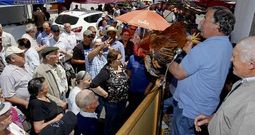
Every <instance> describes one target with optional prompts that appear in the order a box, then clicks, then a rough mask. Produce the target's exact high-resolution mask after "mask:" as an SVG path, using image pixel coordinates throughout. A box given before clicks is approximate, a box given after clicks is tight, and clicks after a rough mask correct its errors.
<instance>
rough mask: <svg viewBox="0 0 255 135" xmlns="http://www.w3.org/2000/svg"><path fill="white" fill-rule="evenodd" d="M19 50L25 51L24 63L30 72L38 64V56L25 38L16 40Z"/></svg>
mask: <svg viewBox="0 0 255 135" xmlns="http://www.w3.org/2000/svg"><path fill="white" fill-rule="evenodd" d="M18 44H19V46H18V47H19V48H20V49H21V50H25V61H26V64H27V65H28V66H29V67H30V69H31V70H32V71H34V70H35V68H36V67H37V66H38V65H39V64H40V58H39V54H38V52H37V51H36V49H35V48H34V47H31V43H30V41H29V40H28V39H26V38H21V39H19V40H18Z"/></svg>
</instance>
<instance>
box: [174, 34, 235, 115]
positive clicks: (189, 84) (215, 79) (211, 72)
mask: <svg viewBox="0 0 255 135" xmlns="http://www.w3.org/2000/svg"><path fill="white" fill-rule="evenodd" d="M232 49H233V47H232V44H231V43H230V41H229V39H228V36H215V37H211V38H208V39H207V40H205V41H204V42H201V43H200V44H198V45H197V46H195V47H194V48H193V49H191V51H190V52H189V53H188V54H187V55H186V57H184V59H183V60H182V62H181V66H182V67H183V69H184V70H185V71H186V73H187V75H188V77H187V78H185V79H183V80H179V81H178V85H177V88H176V91H175V93H174V99H175V100H177V101H178V105H179V107H180V108H182V109H183V115H184V116H186V117H188V118H192V119H194V118H195V117H196V116H197V115H199V114H205V115H211V114H212V113H213V112H214V111H215V109H216V107H217V105H218V103H219V101H220V98H219V96H220V93H221V90H222V88H223V86H224V83H225V80H226V77H227V74H228V71H229V68H230V63H231V62H230V60H231V54H232Z"/></svg>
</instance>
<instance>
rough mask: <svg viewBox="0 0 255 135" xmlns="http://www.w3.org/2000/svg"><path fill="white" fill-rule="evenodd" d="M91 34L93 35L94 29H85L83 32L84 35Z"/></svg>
mask: <svg viewBox="0 0 255 135" xmlns="http://www.w3.org/2000/svg"><path fill="white" fill-rule="evenodd" d="M90 35H93V33H92V31H90V30H85V31H84V32H83V36H90Z"/></svg>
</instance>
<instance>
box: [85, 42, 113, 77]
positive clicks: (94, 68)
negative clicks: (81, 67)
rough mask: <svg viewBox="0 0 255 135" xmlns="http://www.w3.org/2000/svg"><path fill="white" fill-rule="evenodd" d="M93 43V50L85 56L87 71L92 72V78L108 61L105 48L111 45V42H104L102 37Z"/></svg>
mask: <svg viewBox="0 0 255 135" xmlns="http://www.w3.org/2000/svg"><path fill="white" fill-rule="evenodd" d="M93 44H94V45H93V50H92V51H91V52H90V53H89V54H88V56H87V57H86V58H85V61H86V71H88V72H89V73H90V75H91V77H92V79H94V78H95V77H96V76H97V74H98V73H99V72H100V70H101V69H102V68H103V67H104V65H105V64H106V63H107V60H106V58H105V57H104V56H103V49H104V48H107V47H108V46H109V44H106V43H103V42H102V40H101V39H96V41H95V42H94V43H93Z"/></svg>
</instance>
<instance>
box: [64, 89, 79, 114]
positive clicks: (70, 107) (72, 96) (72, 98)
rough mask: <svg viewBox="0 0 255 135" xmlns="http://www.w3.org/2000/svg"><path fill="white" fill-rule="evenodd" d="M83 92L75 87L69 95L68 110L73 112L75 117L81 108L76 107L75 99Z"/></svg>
mask: <svg viewBox="0 0 255 135" xmlns="http://www.w3.org/2000/svg"><path fill="white" fill-rule="evenodd" d="M80 91H81V89H80V88H79V87H78V86H75V87H74V88H73V89H72V90H71V91H70V93H69V97H68V99H67V101H68V110H69V111H72V112H73V113H74V114H75V115H77V114H78V113H79V112H80V108H79V107H78V106H77V105H76V102H75V97H76V95H77V94H78V93H79V92H80Z"/></svg>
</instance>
